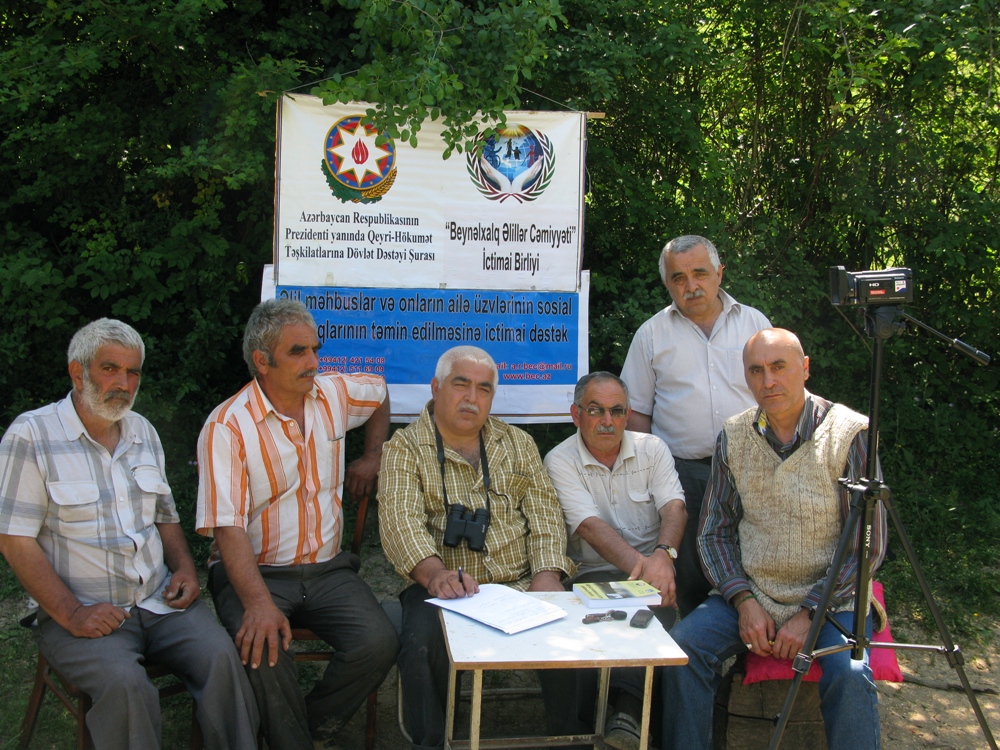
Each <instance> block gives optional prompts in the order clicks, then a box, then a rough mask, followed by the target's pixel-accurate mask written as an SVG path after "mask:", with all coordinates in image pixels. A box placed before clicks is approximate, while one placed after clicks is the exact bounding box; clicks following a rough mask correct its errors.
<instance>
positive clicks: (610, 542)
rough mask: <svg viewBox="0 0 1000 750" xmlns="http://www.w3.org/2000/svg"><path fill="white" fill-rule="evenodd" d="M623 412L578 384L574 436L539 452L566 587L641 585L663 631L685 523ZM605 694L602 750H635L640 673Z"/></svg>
mask: <svg viewBox="0 0 1000 750" xmlns="http://www.w3.org/2000/svg"><path fill="white" fill-rule="evenodd" d="M629 411H630V410H629V398H628V388H626V387H625V383H624V382H623V381H622V379H621V378H619V377H618V376H617V375H612V374H611V373H610V372H592V373H590V374H589V375H584V376H583V377H582V378H580V380H579V382H578V383H577V384H576V390H575V391H574V392H573V404H572V405H571V406H570V414H571V415H572V417H573V424H575V425H576V426H577V432H576V434H575V435H572V436H570V437H569V438H567V439H566V440H564V441H563V442H562V443H560V444H559V445H557V446H556V447H555V448H553V449H552V450H551V451H549V454H548V455H547V456H546V457H545V468H546V470H547V471H548V473H549V478H550V479H551V480H552V486H553V487H555V490H556V495H557V496H558V498H559V504H560V505H561V506H562V509H563V515H564V516H565V518H566V533H567V535H568V537H569V556H570V557H571V558H572V559H573V561H574V562H575V563H577V565H578V566H579V573H578V574H577V576H576V577H575V578H573V579H572V581H569V583H595V582H601V581H621V580H624V579H626V578H633V579H636V578H638V579H642V580H643V581H646V582H647V583H650V584H652V585H653V586H655V587H656V588H658V589H659V590H660V596H661V605H662V606H660V607H657V608H654V609H653V611H654V612H655V613H656V616H657V618H658V619H659V621H660V622H661V623H662V624H663V626H664V627H665V628H669V627H670V626H671V625H673V622H674V615H675V612H674V608H673V607H674V603H675V593H676V592H675V577H674V560H675V559H676V558H677V547H678V545H680V543H681V538H682V537H683V535H684V525H685V521H686V519H687V512H686V511H685V509H684V492H683V490H681V483H680V481H679V480H678V478H677V472H676V471H674V461H673V459H672V458H671V457H670V451H669V450H667V446H666V444H665V443H664V442H663V441H662V440H660V438H658V437H656V436H655V435H650V434H648V433H644V432H631V431H629V430H626V429H625V424H626V423H627V421H628V416H629ZM594 686H595V687H596V680H595V681H594ZM611 686H612V688H613V689H614V690H615V692H616V693H617V696H613V700H614V705H615V709H616V712H615V714H614V715H613V716H612V717H611V719H610V720H609V721H608V726H607V732H606V736H605V742H606V743H607V744H608V746H609V747H613V748H619V750H631V749H632V748H638V747H639V734H640V727H639V721H638V719H637V717H638V716H640V715H641V711H642V691H643V682H642V670H641V669H628V670H625V669H616V670H614V671H613V672H612V677H611ZM588 698H589V696H588ZM587 702H588V703H589V701H587Z"/></svg>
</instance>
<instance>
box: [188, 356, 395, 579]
mask: <svg viewBox="0 0 1000 750" xmlns="http://www.w3.org/2000/svg"><path fill="white" fill-rule="evenodd" d="M385 398H386V385H385V381H384V380H383V379H382V378H381V377H379V376H377V375H366V374H361V373H357V374H350V375H345V374H341V373H328V374H323V375H320V376H318V377H317V378H316V379H315V381H314V387H313V389H312V391H311V392H310V393H309V394H307V395H306V397H305V435H303V434H302V432H301V431H300V430H299V425H298V423H297V422H296V421H295V420H294V419H291V418H289V417H286V416H284V415H282V414H279V413H278V412H277V411H276V410H275V409H274V407H273V406H272V404H271V403H270V401H268V399H267V396H265V395H264V391H263V390H262V389H261V387H260V385H258V383H257V381H256V380H253V381H251V382H250V383H248V384H247V385H246V386H245V387H244V388H243V389H242V390H240V391H239V392H238V393H237V394H236V395H235V396H233V397H232V398H230V399H229V400H228V401H225V402H224V403H222V404H220V405H219V406H218V407H216V409H215V410H214V411H213V412H212V413H211V414H210V415H209V417H208V420H207V421H206V422H205V426H204V427H203V428H202V430H201V435H200V437H199V438H198V479H199V482H198V509H197V518H196V528H197V529H198V533H200V534H205V535H211V534H212V529H215V528H217V527H219V526H237V527H239V528H242V529H244V530H245V531H246V532H247V536H248V537H249V538H250V543H251V545H252V546H253V551H254V554H255V555H256V556H257V563H258V564H259V565H278V566H287V565H302V564H307V563H320V562H326V561H327V560H330V559H332V558H333V557H334V556H335V555H336V554H337V553H338V552H340V542H341V536H342V533H343V511H342V507H341V498H342V496H343V487H344V468H345V467H344V438H345V436H346V434H347V431H348V430H350V429H353V428H354V427H358V426H360V425H362V424H364V423H365V422H366V421H367V420H368V417H370V416H371V415H372V413H373V412H374V411H375V410H376V409H377V408H378V407H379V406H380V405H381V404H382V402H383V401H385ZM358 499H360V498H358ZM214 561H215V558H213V562H214Z"/></svg>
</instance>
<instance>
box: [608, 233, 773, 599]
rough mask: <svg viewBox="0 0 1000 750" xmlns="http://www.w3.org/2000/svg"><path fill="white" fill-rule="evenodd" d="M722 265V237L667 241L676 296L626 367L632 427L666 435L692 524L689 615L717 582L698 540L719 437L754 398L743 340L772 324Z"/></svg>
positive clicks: (687, 538)
mask: <svg viewBox="0 0 1000 750" xmlns="http://www.w3.org/2000/svg"><path fill="white" fill-rule="evenodd" d="M722 271H723V266H722V264H721V263H720V262H719V253H718V251H717V250H716V249H715V245H713V244H712V243H711V242H710V241H709V240H707V239H705V238H704V237H699V236H697V235H685V236H683V237H678V238H677V239H674V240H671V241H670V242H668V243H667V244H666V246H665V247H664V248H663V252H662V253H661V254H660V278H661V279H662V280H663V285H664V286H665V287H666V289H667V292H669V294H670V298H671V300H673V302H672V304H671V305H670V306H669V307H667V308H666V309H664V310H661V311H660V312H658V313H656V315H654V316H653V317H651V318H650V319H649V320H647V321H646V322H645V323H643V324H642V325H641V326H640V327H639V330H638V331H636V334H635V337H634V338H633V339H632V345H631V346H630V347H629V351H628V355H627V356H626V358H625V364H624V366H623V367H622V380H624V381H625V382H626V383H627V384H628V389H629V396H630V398H631V401H632V413H631V415H630V416H629V419H628V429H630V430H634V431H636V432H651V433H653V434H654V435H657V436H659V437H660V438H662V439H663V440H664V442H666V444H667V447H668V448H670V453H671V454H672V455H673V457H674V465H675V466H676V468H677V473H678V475H679V476H680V480H681V485H682V486H683V488H684V498H685V501H686V503H687V528H686V529H685V531H684V540H683V541H682V542H681V546H680V550H679V552H680V554H679V557H678V559H677V607H678V609H680V612H681V615H682V616H683V615H686V614H688V613H689V612H691V611H692V610H693V609H694V608H695V607H697V606H698V605H699V604H701V602H703V601H704V600H705V598H706V597H707V596H708V592H709V591H710V590H711V586H710V585H709V584H708V582H707V581H706V580H705V576H704V574H703V573H702V571H701V564H700V562H699V561H698V550H697V549H696V541H695V540H696V538H697V532H698V516H699V515H700V513H701V502H702V498H703V497H704V495H705V488H706V487H707V485H708V475H709V470H710V469H711V463H712V451H713V449H714V447H715V438H716V436H717V435H718V434H719V432H720V431H721V430H722V425H723V423H724V422H725V421H726V420H727V419H728V418H729V417H731V416H733V415H734V414H738V413H740V412H742V411H743V410H745V409H748V408H750V407H751V406H753V405H754V403H755V402H754V400H753V396H752V395H751V393H750V391H749V389H748V388H747V386H746V382H745V380H744V378H743V346H744V344H746V342H747V340H748V339H749V338H750V337H751V336H752V335H753V334H754V333H756V332H757V331H759V330H761V329H764V328H770V327H771V323H770V321H768V319H767V318H766V317H765V316H764V315H763V314H762V313H760V312H759V311H757V310H755V309H754V308H752V307H748V306H747V305H743V304H740V303H739V302H737V301H736V300H734V299H733V298H732V297H730V296H729V295H728V294H726V292H725V291H723V290H722V289H721V288H720V287H721V284H722Z"/></svg>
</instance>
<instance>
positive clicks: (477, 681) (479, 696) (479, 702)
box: [469, 669, 483, 750]
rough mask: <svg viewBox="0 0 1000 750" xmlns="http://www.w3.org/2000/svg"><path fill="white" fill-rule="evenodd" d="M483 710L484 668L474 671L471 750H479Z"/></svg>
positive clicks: (470, 727)
mask: <svg viewBox="0 0 1000 750" xmlns="http://www.w3.org/2000/svg"><path fill="white" fill-rule="evenodd" d="M482 711H483V670H481V669H477V670H475V671H474V672H473V673H472V721H471V722H470V724H469V750H479V730H480V728H481V727H480V719H481V718H482Z"/></svg>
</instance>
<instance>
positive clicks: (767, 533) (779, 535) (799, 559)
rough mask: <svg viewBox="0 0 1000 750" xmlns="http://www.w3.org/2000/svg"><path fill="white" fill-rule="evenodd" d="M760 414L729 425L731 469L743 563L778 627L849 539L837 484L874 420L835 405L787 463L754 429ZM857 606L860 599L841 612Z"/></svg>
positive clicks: (740, 416)
mask: <svg viewBox="0 0 1000 750" xmlns="http://www.w3.org/2000/svg"><path fill="white" fill-rule="evenodd" d="M755 413H756V410H755V409H748V410H747V411H745V412H743V413H742V414H738V415H737V416H735V417H733V418H732V419H730V420H728V421H727V422H726V426H725V430H726V438H727V441H728V448H729V456H728V458H729V466H730V470H731V472H732V476H733V477H734V479H735V482H736V486H737V489H738V490H739V493H740V498H741V499H742V502H743V519H742V520H741V521H740V526H739V540H740V559H741V561H742V564H743V569H744V571H745V572H746V574H747V577H748V579H749V581H750V586H751V588H752V589H753V592H754V594H755V595H756V596H757V599H758V600H759V601H760V603H761V605H762V606H763V607H764V609H765V610H766V611H767V613H768V614H769V615H770V616H771V617H772V618H773V619H774V622H775V625H776V626H777V627H779V628H780V627H781V626H783V625H784V624H785V623H786V622H787V621H788V620H789V619H791V617H792V616H793V615H794V614H795V613H796V612H798V610H799V608H800V607H801V606H802V602H803V600H804V599H805V596H806V594H808V593H809V591H810V589H811V588H812V586H813V585H815V583H816V581H818V580H819V579H821V578H823V577H824V576H825V575H826V573H827V569H828V568H829V566H830V562H831V560H832V558H833V553H834V551H835V550H836V547H837V542H838V540H839V537H840V533H841V528H842V526H841V519H840V501H839V497H838V493H837V480H838V479H839V478H840V477H841V476H842V475H843V472H844V465H845V463H846V462H847V453H848V451H849V450H850V447H851V441H852V440H853V439H854V437H855V435H857V434H858V433H859V432H860V431H861V430H864V429H865V428H867V426H868V420H867V419H866V418H865V417H864V416H862V415H861V414H857V413H855V412H853V411H851V410H850V409H848V408H847V407H845V406H842V405H840V404H834V405H833V406H832V407H831V408H830V410H829V412H827V415H826V418H825V419H824V420H823V422H822V423H821V424H820V425H819V427H817V428H816V431H815V433H814V434H813V436H812V438H811V439H810V440H807V441H805V442H804V443H803V444H802V445H800V446H799V447H798V449H797V450H796V451H795V452H794V453H793V454H792V455H791V456H789V457H788V458H787V459H786V460H784V461H782V460H781V458H780V457H779V456H778V455H777V454H776V453H775V452H774V450H773V449H772V448H771V447H770V446H769V445H768V443H767V440H766V439H765V438H764V437H763V436H761V435H760V434H759V433H758V432H757V430H755V429H754V427H753V420H754V416H755ZM853 608H854V598H853V597H852V598H851V599H849V600H848V601H846V602H843V603H842V604H841V606H840V607H839V608H838V609H842V610H851V609H853Z"/></svg>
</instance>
